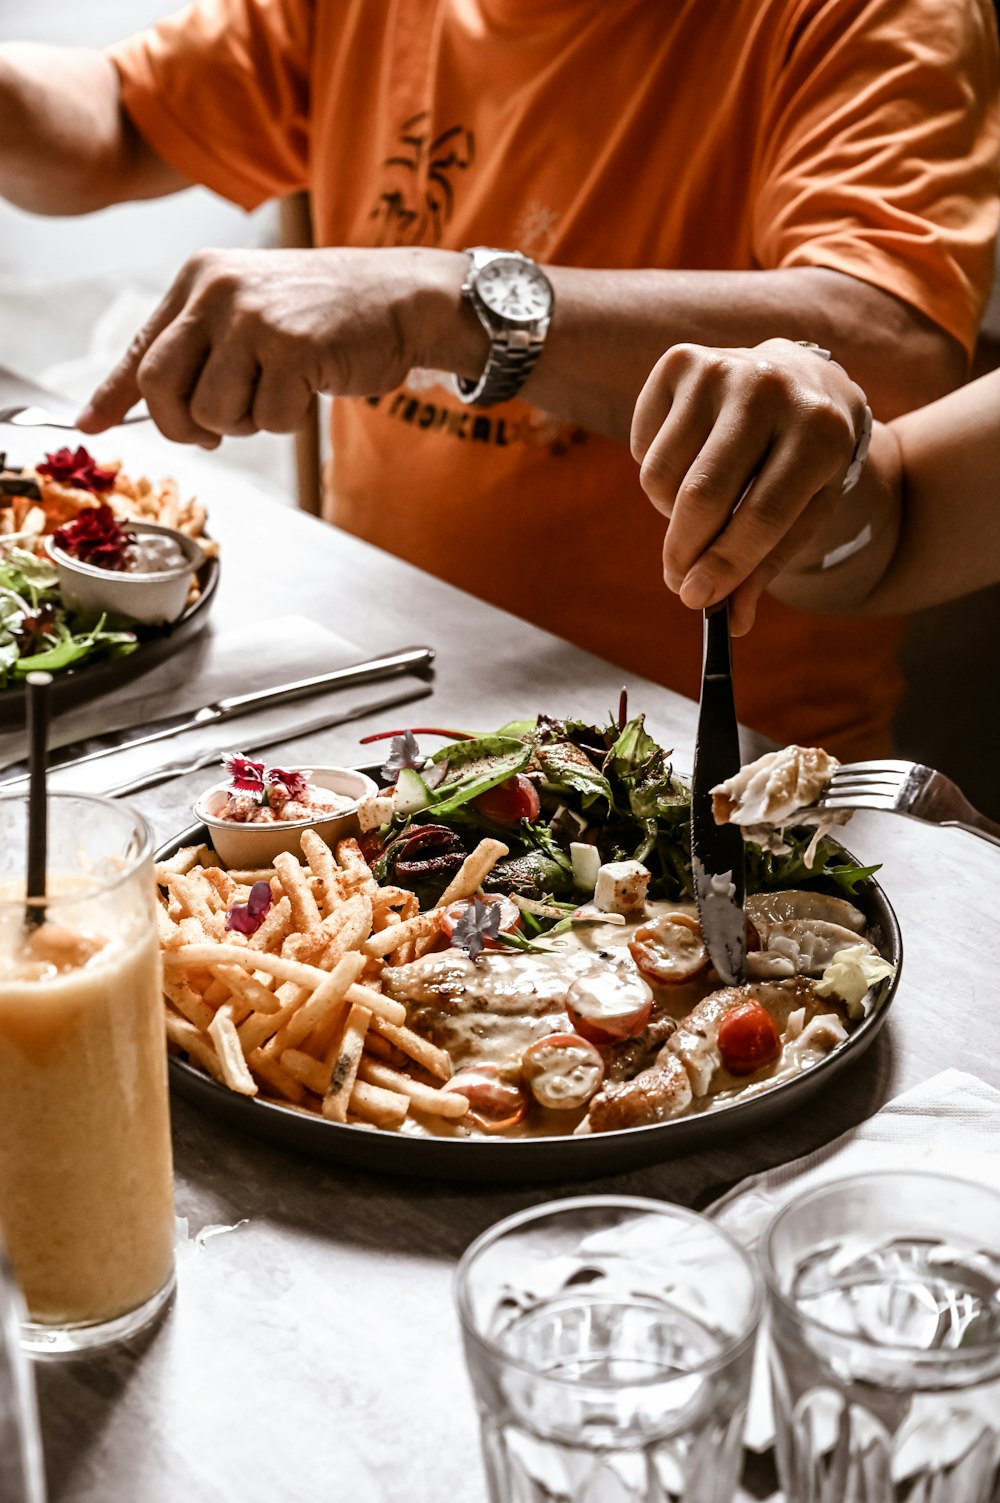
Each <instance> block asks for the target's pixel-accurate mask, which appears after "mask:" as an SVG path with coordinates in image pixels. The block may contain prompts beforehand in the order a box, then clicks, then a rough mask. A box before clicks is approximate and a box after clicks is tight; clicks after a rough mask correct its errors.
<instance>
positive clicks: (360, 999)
mask: <svg viewBox="0 0 1000 1503" xmlns="http://www.w3.org/2000/svg"><path fill="white" fill-rule="evenodd" d="M347 1000H348V1002H355V1003H357V1005H358V1006H359V1007H367V1009H368V1011H369V1012H370V1013H372V1014H373V1015H374V1016H375V1017H376V1018H379V1019H380V1020H383V1021H384V1022H386V1023H395V1024H397V1026H401V1025H402V1024H403V1023H405V1022H406V1008H405V1007H404V1006H403V1004H402V1002H397V1001H396V999H395V997H383V995H382V993H381V992H377V991H376V990H375V989H374V987H371V986H365V984H364V982H362V981H355V982H354V984H353V985H352V986H349V987H348V989H347Z"/></svg>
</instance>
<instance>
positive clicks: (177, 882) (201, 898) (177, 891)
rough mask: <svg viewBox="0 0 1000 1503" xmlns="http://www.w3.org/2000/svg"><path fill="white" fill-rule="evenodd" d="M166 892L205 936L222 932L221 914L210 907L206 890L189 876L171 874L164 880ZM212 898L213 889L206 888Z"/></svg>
mask: <svg viewBox="0 0 1000 1503" xmlns="http://www.w3.org/2000/svg"><path fill="white" fill-rule="evenodd" d="M166 887H167V891H168V892H169V893H170V896H171V897H172V898H176V900H177V901H178V902H179V903H180V905H181V908H182V909H183V911H184V913H185V915H186V916H188V917H190V918H194V919H197V920H198V922H199V924H200V925H201V927H202V928H203V929H204V931H205V933H206V934H212V935H219V934H221V933H222V932H223V925H222V918H221V914H220V913H219V912H218V911H217V910H216V909H215V908H213V907H212V906H210V904H209V902H208V898H207V894H206V888H205V886H204V885H203V884H202V883H201V882H198V881H196V880H195V879H194V878H193V877H192V876H190V875H180V874H175V873H171V874H168V876H167V879H166ZM207 891H208V892H211V893H212V894H213V895H214V896H218V895H217V894H216V893H215V889H214V888H208V889H207Z"/></svg>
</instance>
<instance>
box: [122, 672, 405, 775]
mask: <svg viewBox="0 0 1000 1503" xmlns="http://www.w3.org/2000/svg"><path fill="white" fill-rule="evenodd" d="M430 693H431V686H430V684H421V685H420V686H419V687H418V688H414V689H410V690H409V691H408V692H407V693H405V694H393V695H391V696H390V697H389V698H388V699H376V700H369V701H368V702H367V703H366V704H363V705H355V706H354V709H353V710H338V711H336V712H334V713H333V714H331V715H321V716H320V718H319V719H318V720H311V721H310V722H309V724H308V725H301V726H299V727H298V728H297V729H296V730H295V731H293V732H292V734H291V736H289V734H288V732H287V730H280V731H279V730H275V731H268V733H267V735H265V736H261V737H260V738H259V739H255V740H252V741H251V742H250V744H249V745H248V746H247V747H246V748H245V749H246V751H248V752H257V751H263V750H264V748H265V747H267V746H273V745H274V744H275V742H276V741H293V740H298V738H299V737H300V736H312V735H314V734H315V732H317V731H328V730H330V729H331V728H332V727H333V726H335V725H349V724H350V722H351V721H352V720H365V719H367V717H368V716H369V715H379V714H381V713H382V711H383V710H394V709H398V707H399V706H400V705H409V704H412V703H413V701H414V700H415V699H426V698H427V696H428V694H430ZM223 755H224V749H223V748H222V747H219V746H213V747H212V749H211V750H210V751H200V752H192V753H191V755H190V757H180V758H178V759H177V761H175V762H164V763H163V764H162V765H161V766H159V767H152V768H150V769H149V770H148V771H147V772H140V773H139V774H138V776H136V777H134V778H129V779H128V781H127V782H125V783H116V784H115V785H114V787H112V788H107V789H105V791H104V797H105V798H122V797H123V796H124V795H125V794H126V793H138V792H139V790H140V788H154V787H155V786H156V784H157V783H166V782H168V781H169V779H170V778H180V777H184V775H185V774H186V773H189V772H197V771H198V769H199V768H201V767H210V766H211V765H212V764H213V763H216V762H220V761H221V760H222V757H223Z"/></svg>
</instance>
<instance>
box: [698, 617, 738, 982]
mask: <svg viewBox="0 0 1000 1503" xmlns="http://www.w3.org/2000/svg"><path fill="white" fill-rule="evenodd" d="M740 762H741V759H740V739H739V729H738V726H737V721H736V704H735V701H734V699H733V673H732V651H731V646H730V639H729V602H728V601H727V600H723V601H720V602H719V604H718V605H713V606H709V607H708V609H707V610H706V611H705V617H704V657H703V662H702V675H701V701H700V704H699V707H698V735H697V739H696V741H695V748H694V774H693V777H692V779H691V870H692V873H693V875H694V891H695V901H696V902H697V904H698V917H699V919H700V921H701V932H702V935H703V937H704V940H705V947H706V949H707V950H708V955H709V959H710V960H711V962H712V964H713V965H714V966H715V969H716V970H717V971H718V973H719V975H720V976H721V977H722V980H723V981H724V982H726V984H727V985H730V986H732V985H734V984H736V983H738V982H741V981H742V980H743V979H744V976H745V974H746V950H747V942H746V919H745V917H744V914H743V901H744V898H745V896H746V881H745V858H744V851H743V832H742V831H741V830H740V828H739V826H738V825H731V824H724V825H717V824H716V822H715V819H714V818H713V816H712V793H711V790H712V788H714V787H715V785H716V784H717V783H721V782H723V781H724V779H726V778H729V777H732V776H733V774H734V773H736V772H738V771H739V768H740Z"/></svg>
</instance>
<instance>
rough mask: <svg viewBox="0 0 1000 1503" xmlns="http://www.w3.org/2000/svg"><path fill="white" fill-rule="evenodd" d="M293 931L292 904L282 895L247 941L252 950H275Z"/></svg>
mask: <svg viewBox="0 0 1000 1503" xmlns="http://www.w3.org/2000/svg"><path fill="white" fill-rule="evenodd" d="M291 932H292V905H291V903H290V902H289V900H288V899H287V898H286V897H284V896H282V897H281V898H279V899H278V901H277V903H275V905H274V907H273V908H272V909H271V911H270V913H268V914H267V916H266V917H265V919H264V922H263V923H262V924H261V926H260V928H259V929H258V930H257V932H256V934H251V936H250V938H249V940H248V941H247V945H248V948H249V949H251V950H273V949H275V948H276V947H277V946H278V945H280V944H282V943H283V941H284V940H285V938H286V937H287V936H288V935H289V934H290V933H291Z"/></svg>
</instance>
